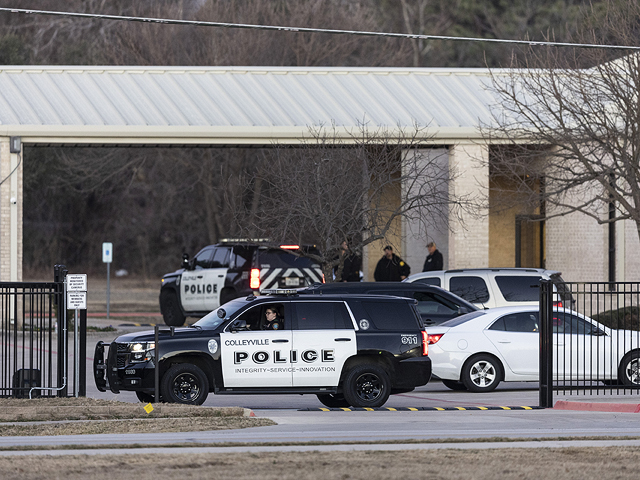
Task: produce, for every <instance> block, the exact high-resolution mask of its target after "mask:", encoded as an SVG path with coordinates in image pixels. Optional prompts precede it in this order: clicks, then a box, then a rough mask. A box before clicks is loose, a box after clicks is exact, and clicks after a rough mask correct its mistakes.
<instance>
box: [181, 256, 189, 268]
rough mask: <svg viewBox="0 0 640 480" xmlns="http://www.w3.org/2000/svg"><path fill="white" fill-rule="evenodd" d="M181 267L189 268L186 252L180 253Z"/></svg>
mask: <svg viewBox="0 0 640 480" xmlns="http://www.w3.org/2000/svg"><path fill="white" fill-rule="evenodd" d="M182 268H184V269H185V270H189V254H188V253H183V254H182Z"/></svg>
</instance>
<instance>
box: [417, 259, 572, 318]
mask: <svg viewBox="0 0 640 480" xmlns="http://www.w3.org/2000/svg"><path fill="white" fill-rule="evenodd" d="M560 275H561V273H560V272H557V271H554V270H544V269H541V268H464V269H459V270H436V271H432V272H422V273H416V274H413V275H411V276H409V277H407V278H406V279H405V280H404V281H405V282H418V283H426V284H427V285H435V286H437V287H441V288H444V289H445V290H449V291H450V292H451V293H454V294H456V295H458V296H459V297H462V298H464V299H465V300H466V301H468V302H471V303H473V304H474V305H476V306H478V307H480V308H493V307H508V306H510V305H537V304H538V302H539V300H540V289H539V285H540V280H541V279H545V280H551V281H552V282H553V284H554V287H555V288H554V290H555V291H556V292H557V299H556V301H555V305H556V306H557V307H563V306H564V307H567V308H570V307H571V305H572V303H573V299H572V296H571V292H570V291H569V289H568V288H567V286H566V284H565V282H564V280H562V277H561V276H560Z"/></svg>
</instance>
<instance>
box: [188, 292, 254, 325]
mask: <svg viewBox="0 0 640 480" xmlns="http://www.w3.org/2000/svg"><path fill="white" fill-rule="evenodd" d="M246 304H247V300H246V299H244V298H236V299H235V300H231V301H230V302H227V303H225V304H224V305H222V306H221V307H218V308H216V309H215V310H214V311H212V312H211V313H208V314H207V315H205V316H204V317H202V318H201V319H200V320H198V321H197V322H196V323H194V325H195V326H198V327H202V328H206V329H208V330H212V329H215V328H218V327H219V326H220V324H222V322H224V321H225V320H226V319H228V318H229V317H230V316H231V315H233V314H234V313H235V312H237V311H238V310H240V309H241V308H242V307H244V306H245V305H246Z"/></svg>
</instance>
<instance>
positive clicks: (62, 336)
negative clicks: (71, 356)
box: [53, 265, 68, 397]
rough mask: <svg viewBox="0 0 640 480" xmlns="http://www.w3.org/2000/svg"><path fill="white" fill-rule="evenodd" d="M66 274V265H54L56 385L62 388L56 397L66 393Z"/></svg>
mask: <svg viewBox="0 0 640 480" xmlns="http://www.w3.org/2000/svg"><path fill="white" fill-rule="evenodd" d="M66 276H67V267H65V266H64V265H54V267H53V281H54V282H55V283H56V294H55V297H56V298H55V304H56V313H57V322H58V359H57V363H58V383H57V385H58V387H62V386H64V388H62V389H60V390H58V397H66V396H67V394H68V386H67V382H66V380H67V372H66V368H65V367H66V365H67V362H66V358H67V348H66V347H67V345H68V344H67V342H66V340H67V338H66V337H67V329H66V325H65V322H66V316H65V308H66V298H64V278H65V277H66Z"/></svg>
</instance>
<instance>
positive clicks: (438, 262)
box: [422, 242, 444, 272]
mask: <svg viewBox="0 0 640 480" xmlns="http://www.w3.org/2000/svg"><path fill="white" fill-rule="evenodd" d="M427 250H428V251H429V255H427V258H426V260H425V261H424V266H423V267H422V271H423V272H432V271H434V270H442V268H443V263H444V261H443V259H442V254H441V253H440V251H439V250H438V247H436V244H435V242H429V243H427Z"/></svg>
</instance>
